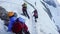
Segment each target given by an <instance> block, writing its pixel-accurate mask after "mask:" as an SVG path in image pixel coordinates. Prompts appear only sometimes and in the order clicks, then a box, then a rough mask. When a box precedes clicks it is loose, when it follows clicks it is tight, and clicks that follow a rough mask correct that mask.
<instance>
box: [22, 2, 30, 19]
mask: <svg viewBox="0 0 60 34" xmlns="http://www.w3.org/2000/svg"><path fill="white" fill-rule="evenodd" d="M22 11H23V14H24V15H25V16H27V17H28V18H30V17H29V15H28V13H27V4H26V3H24V4H22Z"/></svg>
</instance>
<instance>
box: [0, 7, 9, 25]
mask: <svg viewBox="0 0 60 34" xmlns="http://www.w3.org/2000/svg"><path fill="white" fill-rule="evenodd" d="M0 19H1V20H4V25H6V26H8V22H9V17H8V16H7V11H6V9H5V8H3V7H2V6H0Z"/></svg>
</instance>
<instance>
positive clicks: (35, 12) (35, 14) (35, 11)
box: [33, 9, 38, 22]
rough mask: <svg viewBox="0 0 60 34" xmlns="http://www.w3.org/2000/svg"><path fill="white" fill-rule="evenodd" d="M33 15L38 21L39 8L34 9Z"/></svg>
mask: <svg viewBox="0 0 60 34" xmlns="http://www.w3.org/2000/svg"><path fill="white" fill-rule="evenodd" d="M33 13H34V14H33V16H34V18H35V22H37V18H38V13H37V10H36V9H35V10H34V11H33Z"/></svg>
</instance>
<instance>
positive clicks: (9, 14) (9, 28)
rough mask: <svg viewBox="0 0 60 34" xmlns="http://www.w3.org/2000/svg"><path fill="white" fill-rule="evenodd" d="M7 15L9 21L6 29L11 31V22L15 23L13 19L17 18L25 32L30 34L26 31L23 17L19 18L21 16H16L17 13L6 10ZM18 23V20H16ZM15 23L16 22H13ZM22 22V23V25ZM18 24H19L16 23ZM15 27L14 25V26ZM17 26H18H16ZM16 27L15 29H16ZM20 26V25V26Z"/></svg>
mask: <svg viewBox="0 0 60 34" xmlns="http://www.w3.org/2000/svg"><path fill="white" fill-rule="evenodd" d="M8 16H9V18H10V20H9V21H10V22H9V25H8V31H12V28H13V26H14V25H13V24H14V23H15V21H16V20H17V19H18V20H19V21H20V22H19V23H20V24H21V25H22V26H23V29H25V34H30V33H29V31H28V27H27V25H26V24H25V20H24V19H23V18H21V17H19V18H17V15H16V14H15V13H14V12H8ZM17 23H18V22H17ZM15 24H16V23H15ZM23 24H24V25H23ZM18 25H19V24H18ZM14 27H15V26H14ZM16 28H17V27H16ZM18 28H19V26H18ZM18 28H17V29H18ZM20 28H21V27H20ZM14 29H15V28H13V30H14ZM14 31H16V30H14ZM18 33H20V34H21V33H22V31H21V32H18Z"/></svg>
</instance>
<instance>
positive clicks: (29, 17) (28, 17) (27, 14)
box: [26, 11, 30, 19]
mask: <svg viewBox="0 0 60 34" xmlns="http://www.w3.org/2000/svg"><path fill="white" fill-rule="evenodd" d="M26 15H27V16H28V18H29V19H30V17H29V15H28V13H27V11H26Z"/></svg>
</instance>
